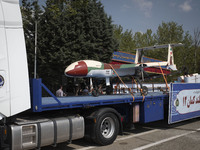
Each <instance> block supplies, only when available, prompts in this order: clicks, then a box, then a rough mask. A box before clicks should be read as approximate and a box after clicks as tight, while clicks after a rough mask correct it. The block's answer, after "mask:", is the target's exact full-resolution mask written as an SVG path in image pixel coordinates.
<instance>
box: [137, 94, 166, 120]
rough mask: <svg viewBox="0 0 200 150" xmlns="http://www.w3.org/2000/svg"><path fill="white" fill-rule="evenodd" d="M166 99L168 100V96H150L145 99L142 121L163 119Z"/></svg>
mask: <svg viewBox="0 0 200 150" xmlns="http://www.w3.org/2000/svg"><path fill="white" fill-rule="evenodd" d="M164 100H168V96H165V97H152V98H148V99H146V100H145V101H144V103H141V104H140V106H141V107H140V108H141V109H140V110H141V112H140V122H141V123H148V122H153V121H157V120H163V119H164Z"/></svg>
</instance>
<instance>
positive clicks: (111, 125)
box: [93, 112, 119, 145]
mask: <svg viewBox="0 0 200 150" xmlns="http://www.w3.org/2000/svg"><path fill="white" fill-rule="evenodd" d="M96 121H97V122H96V123H95V124H94V134H95V138H94V139H93V140H94V142H96V143H97V144H100V145H109V144H112V143H113V142H114V141H115V139H116V138H117V135H118V133H119V121H118V119H117V117H116V115H115V114H113V113H110V112H107V113H103V114H101V115H98V116H97V120H96Z"/></svg>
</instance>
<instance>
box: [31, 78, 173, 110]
mask: <svg viewBox="0 0 200 150" xmlns="http://www.w3.org/2000/svg"><path fill="white" fill-rule="evenodd" d="M31 85H32V86H31V90H32V93H33V94H32V108H33V111H34V112H42V111H49V110H58V109H73V108H90V107H96V106H98V107H99V106H109V105H120V104H129V105H133V103H144V102H146V101H152V100H153V101H157V100H165V101H167V100H168V98H169V94H167V93H166V94H164V93H163V92H150V93H148V95H146V96H142V95H141V93H135V94H134V95H131V94H113V95H100V96H92V95H91V96H89V95H88V96H66V97H56V96H55V95H54V94H53V93H52V92H51V91H50V90H49V89H48V88H47V87H46V86H45V85H44V84H43V83H42V80H41V79H32V80H31ZM42 90H45V91H47V92H48V93H49V95H51V97H42Z"/></svg>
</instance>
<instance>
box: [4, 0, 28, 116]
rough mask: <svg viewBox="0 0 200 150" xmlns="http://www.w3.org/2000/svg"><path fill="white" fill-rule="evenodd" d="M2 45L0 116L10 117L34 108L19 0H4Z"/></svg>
mask: <svg viewBox="0 0 200 150" xmlns="http://www.w3.org/2000/svg"><path fill="white" fill-rule="evenodd" d="M0 47H1V48H0V83H1V84H0V116H6V117H9V116H13V115H15V114H18V113H20V112H23V111H25V110H27V109H29V108H30V90H29V77H28V66H27V56H26V47H25V39H24V31H23V27H22V17H21V12H20V7H19V0H0ZM10 83H12V84H10Z"/></svg>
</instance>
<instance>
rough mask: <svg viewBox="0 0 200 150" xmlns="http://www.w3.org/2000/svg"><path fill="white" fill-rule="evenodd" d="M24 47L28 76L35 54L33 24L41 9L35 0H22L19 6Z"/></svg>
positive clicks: (31, 70) (30, 73)
mask: <svg viewBox="0 0 200 150" xmlns="http://www.w3.org/2000/svg"><path fill="white" fill-rule="evenodd" d="M21 12H22V19H23V26H24V34H25V39H26V40H25V41H26V49H27V56H28V66H29V76H30V77H33V70H34V56H35V42H34V40H35V25H36V21H37V20H38V19H39V18H40V16H41V14H42V10H41V9H40V7H39V5H38V4H37V2H36V1H26V0H22V6H21Z"/></svg>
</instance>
